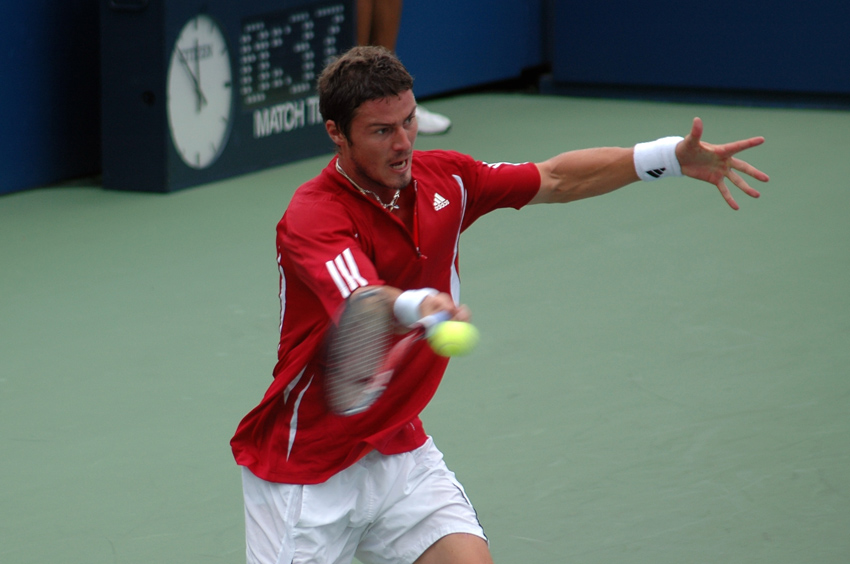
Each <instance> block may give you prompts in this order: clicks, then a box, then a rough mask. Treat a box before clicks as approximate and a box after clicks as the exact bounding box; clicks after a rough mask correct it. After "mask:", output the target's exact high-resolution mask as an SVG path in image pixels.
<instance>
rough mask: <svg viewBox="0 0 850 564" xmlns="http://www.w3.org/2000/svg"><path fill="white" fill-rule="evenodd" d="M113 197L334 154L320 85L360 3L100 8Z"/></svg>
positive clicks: (253, 0) (106, 167)
mask: <svg viewBox="0 0 850 564" xmlns="http://www.w3.org/2000/svg"><path fill="white" fill-rule="evenodd" d="M101 1H102V4H101V95H102V99H101V108H102V112H101V122H102V123H101V131H102V137H103V139H102V146H103V149H102V155H101V157H102V169H103V186H104V188H107V189H117V190H137V191H149V192H171V191H174V190H179V189H182V188H187V187H190V186H197V185H200V184H206V183H209V182H214V181H217V180H221V179H224V178H228V177H232V176H235V175H239V174H244V173H248V172H253V171H257V170H260V169H264V168H267V167H271V166H276V165H280V164H284V163H287V162H291V161H295V160H298V159H303V158H307V157H312V156H317V155H320V154H323V153H328V154H330V153H332V152H333V150H334V147H333V145H332V144H331V142H330V140H329V139H328V137H327V133H326V132H325V128H324V124H323V120H322V117H321V114H319V111H318V97H317V96H316V94H315V80H316V78H317V76H318V74H319V73H320V72H321V69H322V68H323V67H324V65H325V64H327V63H328V62H329V61H330V60H332V59H333V58H334V57H335V56H336V55H339V54H341V53H342V52H344V51H345V50H347V49H348V48H349V47H351V46H352V45H354V29H355V17H354V0H314V1H312V2H311V1H309V0H300V1H295V2H293V1H286V0H243V1H241V2H233V1H231V0H206V1H204V2H195V1H189V2H187V1H185V0H183V1H178V0H159V1H156V0H101Z"/></svg>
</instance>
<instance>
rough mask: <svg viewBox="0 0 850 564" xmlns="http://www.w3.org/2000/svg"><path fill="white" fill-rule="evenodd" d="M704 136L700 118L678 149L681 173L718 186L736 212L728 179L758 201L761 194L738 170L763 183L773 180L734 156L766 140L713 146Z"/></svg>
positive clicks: (677, 155)
mask: <svg viewBox="0 0 850 564" xmlns="http://www.w3.org/2000/svg"><path fill="white" fill-rule="evenodd" d="M702 133H703V125H702V120H701V119H700V118H698V117H697V118H694V123H693V126H692V127H691V132H690V133H689V134H688V136H687V137H685V140H684V141H682V142H681V143H679V145H678V146H677V147H676V158H677V159H678V160H679V165H680V166H681V167H682V174H684V175H685V176H690V177H691V178H696V179H697V180H703V181H705V182H708V183H710V184H714V185H715V186H717V189H718V190H720V194H721V195H722V196H723V199H724V200H726V203H728V204H729V206H730V207H731V208H732V209H733V210H737V209H738V208H739V206H738V203H737V202H736V201H735V198H733V197H732V193H731V192H730V191H729V187H728V186H727V185H726V179H727V178H728V179H729V180H730V181H731V182H732V183H733V184H734V185H735V186H737V187H738V188H739V189H740V190H741V191H742V192H744V193H745V194H746V195H748V196H750V197H753V198H758V197H759V196H760V195H761V194H759V192H758V190H755V189H753V188H751V187H750V185H749V184H747V182H746V181H745V180H744V179H743V178H741V176H740V175H739V174H738V172H736V171H740V172H743V173H744V174H746V175H748V176H751V177H753V178H755V179H756V180H759V181H761V182H767V181H768V180H770V178H769V177H768V176H767V175H766V174H765V173H763V172H762V171H760V170H758V169H757V168H755V167H754V166H752V165H750V164H749V163H747V162H744V161H742V160H741V159H738V158H736V157H735V155H736V154H738V153H740V152H741V151H744V150H746V149H751V148H752V147H757V146H758V145H761V144H762V143H764V137H752V138H750V139H744V140H741V141H733V142H732V143H725V144H723V145H712V144H710V143H705V142H703V141H702Z"/></svg>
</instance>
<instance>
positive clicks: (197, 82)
mask: <svg viewBox="0 0 850 564" xmlns="http://www.w3.org/2000/svg"><path fill="white" fill-rule="evenodd" d="M166 90H167V94H168V103H167V107H168V127H169V129H170V131H171V139H172V141H173V142H174V147H175V148H176V149H177V153H178V154H179V155H180V157H181V158H182V159H183V162H185V163H186V164H187V165H188V166H190V167H192V168H195V169H202V168H206V167H208V166H210V165H211V164H213V163H214V162H215V161H216V159H218V157H219V155H221V152H222V150H223V149H224V145H225V144H226V143H227V137H228V135H229V133H230V122H231V117H232V107H233V81H232V73H231V68H230V53H229V52H228V49H227V41H226V39H225V37H224V34H223V33H222V31H221V28H219V26H218V24H216V22H215V21H214V20H213V19H212V18H211V17H209V16H207V15H198V16H195V17H194V18H192V19H191V20H189V21H188V22H187V23H186V25H185V26H183V29H182V30H181V31H180V34H179V35H178V36H177V41H176V42H175V44H174V50H173V52H172V53H171V61H170V62H169V65H168V79H167V86H166Z"/></svg>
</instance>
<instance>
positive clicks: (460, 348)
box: [428, 321, 479, 356]
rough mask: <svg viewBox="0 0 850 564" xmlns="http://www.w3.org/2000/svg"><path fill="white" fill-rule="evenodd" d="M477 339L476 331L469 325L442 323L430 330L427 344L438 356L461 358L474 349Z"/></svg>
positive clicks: (459, 322) (452, 322)
mask: <svg viewBox="0 0 850 564" xmlns="http://www.w3.org/2000/svg"><path fill="white" fill-rule="evenodd" d="M478 337H479V333H478V329H476V328H475V326H474V325H472V324H471V323H465V322H463V321H443V322H442V323H438V324H437V325H436V326H434V329H432V330H431V333H430V334H429V335H428V343H429V344H430V345H431V348H432V349H434V352H435V353H437V354H438V355H440V356H462V355H465V354H469V353H470V352H471V351H472V349H474V348H475V345H477V344H478Z"/></svg>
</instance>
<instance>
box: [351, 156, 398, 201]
mask: <svg viewBox="0 0 850 564" xmlns="http://www.w3.org/2000/svg"><path fill="white" fill-rule="evenodd" d="M336 170H337V172H339V173H340V174H341V175H343V176H344V177H345V179H346V180H348V181H349V182H351V184H352V185H353V186H354V187H355V188H357V189H358V190H360V193H361V194H363V195H364V196H372V197H373V198H375V199H376V200H378V203H379V204H381V207H382V208H384V209H385V210H387V211H389V212H391V211H393V210H397V209H399V208H398V205H397V204H396V202H398V197H399V196H400V195H401V188H399V189H398V190H396V191H395V194H394V195H393V199H392V200H390V203H389V204H385V203H384V201H383V200H381V197H380V196H378V195H377V194H376V193H375V192H372V191H371V190H366V189H365V188H361V187H360V185H358V184H357V183H356V182H354V181H353V180H352V179H351V177H350V176H348V175H347V174H345V171H344V170H342V167H341V166H339V159H337V160H336Z"/></svg>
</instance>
